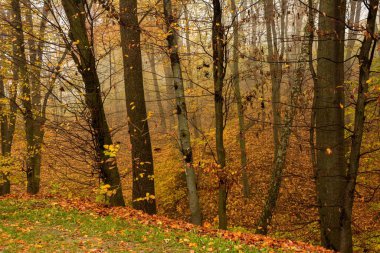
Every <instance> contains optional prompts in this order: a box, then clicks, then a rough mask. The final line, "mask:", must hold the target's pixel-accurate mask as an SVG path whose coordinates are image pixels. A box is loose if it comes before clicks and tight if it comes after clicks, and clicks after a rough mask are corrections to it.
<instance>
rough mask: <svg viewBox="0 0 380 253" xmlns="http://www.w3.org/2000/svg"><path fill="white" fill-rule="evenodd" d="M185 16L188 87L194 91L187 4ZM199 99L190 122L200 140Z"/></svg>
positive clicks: (195, 135) (196, 101)
mask: <svg viewBox="0 0 380 253" xmlns="http://www.w3.org/2000/svg"><path fill="white" fill-rule="evenodd" d="M183 11H184V14H185V35H186V53H187V57H188V72H187V73H188V79H189V81H188V87H189V88H190V89H191V90H192V91H194V84H193V82H192V64H191V41H190V20H189V19H190V18H189V10H188V4H185V6H184V9H183ZM198 101H199V100H198V99H197V98H195V99H194V102H195V111H194V112H193V113H192V114H191V117H190V122H191V124H192V125H193V128H194V130H193V131H194V137H195V138H199V137H200V134H199V131H200V130H201V117H200V115H198V108H197V106H198Z"/></svg>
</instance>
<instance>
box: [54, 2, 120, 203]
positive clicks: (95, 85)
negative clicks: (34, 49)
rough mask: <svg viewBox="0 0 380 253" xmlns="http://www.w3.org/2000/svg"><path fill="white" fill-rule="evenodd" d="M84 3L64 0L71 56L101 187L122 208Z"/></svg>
mask: <svg viewBox="0 0 380 253" xmlns="http://www.w3.org/2000/svg"><path fill="white" fill-rule="evenodd" d="M85 4H86V3H85V0H63V1H62V5H63V8H64V10H65V13H66V17H67V19H68V21H69V30H70V32H69V33H70V34H69V36H70V39H71V41H72V43H71V44H70V45H68V46H70V47H71V52H72V54H71V56H72V58H73V59H74V61H75V63H76V65H77V68H78V71H79V73H80V74H81V76H82V79H83V82H84V86H85V102H86V106H87V109H88V110H89V111H90V115H91V127H92V130H93V135H94V136H93V138H94V143H95V152H96V157H97V167H98V170H99V172H100V176H101V178H102V180H103V182H104V184H106V185H109V188H108V192H107V194H106V198H107V202H108V204H109V205H110V206H124V205H125V203H124V198H123V192H122V186H121V180H120V175H119V170H118V168H117V163H116V157H115V154H113V153H112V151H113V149H115V148H116V147H114V145H113V143H112V138H111V133H110V129H109V127H108V124H107V120H106V116H105V113H104V107H103V101H102V97H101V90H100V82H99V77H98V74H97V71H96V58H95V54H94V51H93V48H94V47H93V45H91V43H90V41H89V39H88V35H87V29H86V18H87V17H86V13H87V11H86V8H85Z"/></svg>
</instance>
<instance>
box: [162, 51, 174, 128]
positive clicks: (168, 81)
mask: <svg viewBox="0 0 380 253" xmlns="http://www.w3.org/2000/svg"><path fill="white" fill-rule="evenodd" d="M164 57H165V59H164V60H163V61H162V65H163V68H164V73H165V86H166V87H165V91H166V97H167V102H166V112H167V113H168V114H169V130H170V131H171V130H172V128H173V127H174V125H175V119H174V113H173V111H174V109H175V105H174V102H173V101H174V97H175V94H174V83H173V73H172V70H171V67H170V62H167V60H166V58H167V56H166V55H165V56H164Z"/></svg>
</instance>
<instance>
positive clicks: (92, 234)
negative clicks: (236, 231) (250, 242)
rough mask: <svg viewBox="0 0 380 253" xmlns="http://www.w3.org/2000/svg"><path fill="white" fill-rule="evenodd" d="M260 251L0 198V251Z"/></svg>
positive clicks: (39, 202)
mask: <svg viewBox="0 0 380 253" xmlns="http://www.w3.org/2000/svg"><path fill="white" fill-rule="evenodd" d="M192 250H194V252H207V251H211V252H226V251H228V252H238V251H239V250H240V251H242V252H265V251H266V250H262V251H259V250H255V249H254V248H251V247H248V246H246V245H239V244H238V243H236V242H232V241H228V240H224V239H221V238H210V237H206V236H199V235H197V234H195V233H191V232H190V233H189V232H184V231H181V230H170V229H164V228H160V227H156V226H151V225H144V224H141V223H139V222H137V221H136V220H129V221H127V220H125V219H120V218H115V217H112V216H105V217H102V216H99V215H97V214H94V213H91V212H80V211H78V210H64V209H62V208H61V207H58V206H55V205H52V204H51V203H49V202H48V201H46V200H45V201H44V200H28V201H24V200H16V199H5V200H1V201H0V252H23V251H24V252H78V251H79V252H191V251H192Z"/></svg>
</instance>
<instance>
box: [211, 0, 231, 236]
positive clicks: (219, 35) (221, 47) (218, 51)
mask: <svg viewBox="0 0 380 253" xmlns="http://www.w3.org/2000/svg"><path fill="white" fill-rule="evenodd" d="M212 3H213V7H214V13H213V14H214V15H213V20H212V50H213V74H214V103H215V130H216V133H215V136H216V154H217V159H218V161H217V162H218V167H219V168H218V169H219V204H218V216H219V228H220V229H227V193H228V188H227V175H226V172H225V171H224V170H225V166H226V151H225V149H224V141H223V131H224V114H223V104H224V97H223V86H224V77H225V65H224V64H225V62H224V58H225V34H224V26H223V24H222V16H223V12H222V6H221V3H220V1H219V0H213V1H212Z"/></svg>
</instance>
